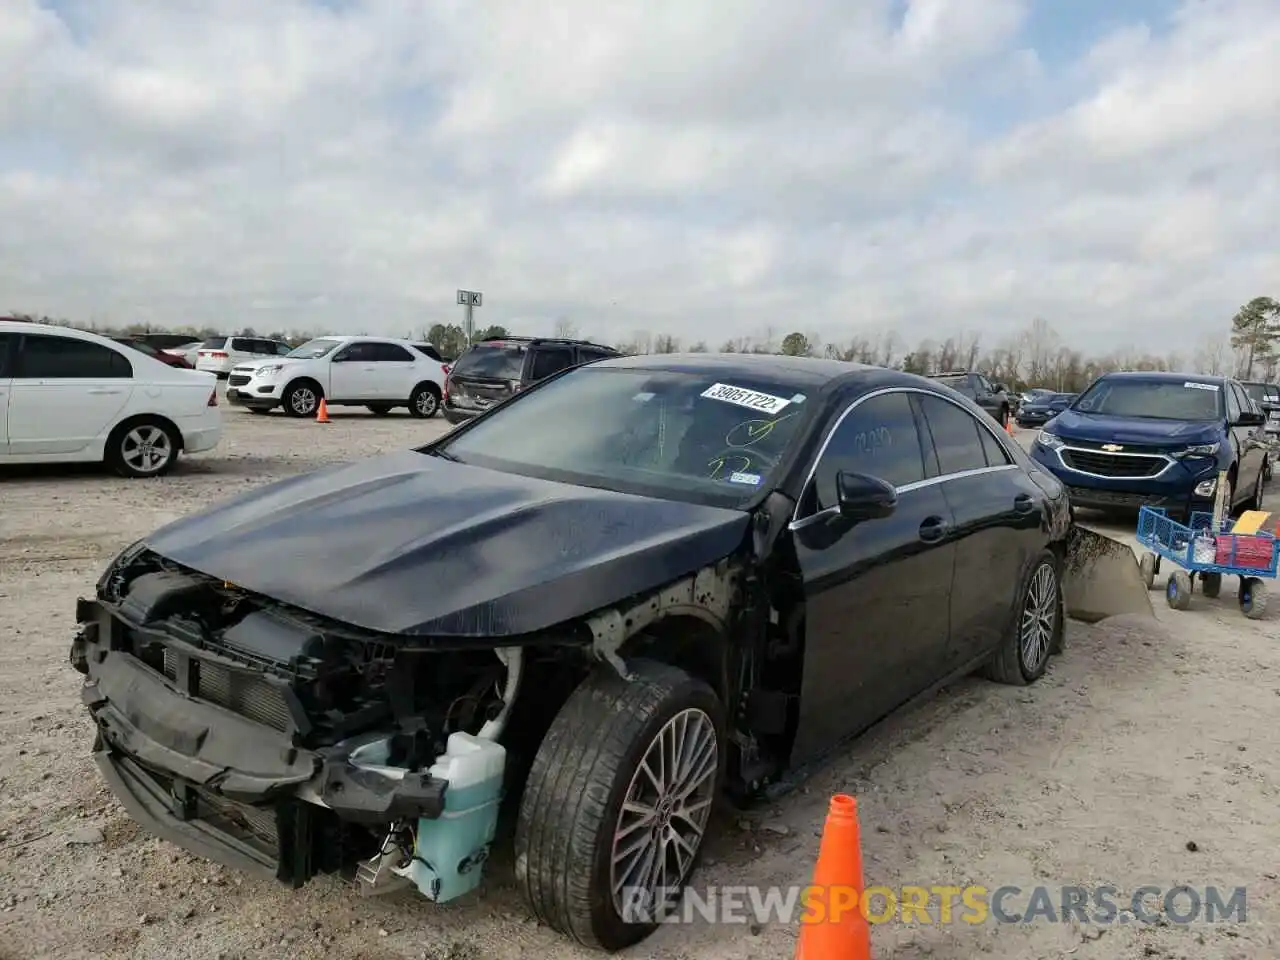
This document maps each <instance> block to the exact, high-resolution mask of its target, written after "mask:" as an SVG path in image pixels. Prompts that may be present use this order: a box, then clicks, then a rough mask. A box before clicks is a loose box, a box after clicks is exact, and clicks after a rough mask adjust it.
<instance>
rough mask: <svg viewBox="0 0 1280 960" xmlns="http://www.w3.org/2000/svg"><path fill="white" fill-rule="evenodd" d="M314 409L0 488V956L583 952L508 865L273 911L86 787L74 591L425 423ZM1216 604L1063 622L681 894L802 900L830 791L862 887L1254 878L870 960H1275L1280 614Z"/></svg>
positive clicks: (334, 894) (778, 937) (243, 884)
mask: <svg viewBox="0 0 1280 960" xmlns="http://www.w3.org/2000/svg"><path fill="white" fill-rule="evenodd" d="M332 416H333V418H334V422H333V423H331V424H329V425H327V426H324V425H318V424H314V423H310V422H296V421H287V420H285V419H283V418H280V417H275V416H273V417H270V418H260V417H251V416H250V415H248V414H242V413H238V412H235V411H230V412H228V414H227V417H228V428H227V435H226V439H225V441H224V444H223V446H222V447H221V448H220V449H219V450H218V451H217V452H216V454H215V455H205V456H199V457H194V458H192V459H191V460H190V461H188V462H186V463H185V464H184V465H183V466H181V467H180V468H179V470H178V471H177V472H175V473H174V474H173V475H172V476H171V477H169V478H166V479H163V480H158V481H150V482H137V481H133V482H130V481H123V480H116V479H114V478H110V477H107V476H104V475H102V474H101V473H100V472H98V471H93V470H81V471H74V472H71V471H65V470H63V471H47V470H32V471H22V472H11V473H8V474H5V475H0V491H3V511H2V512H0V618H2V619H0V622H2V623H3V627H4V628H5V629H4V633H3V640H4V642H3V644H0V958H6V960H7V958H24V960H25V958H34V957H59V958H63V960H71V958H76V957H91V956H92V957H108V958H124V957H138V958H166V960H168V958H183V957H191V958H202V960H203V958H209V960H212V958H216V957H225V958H248V957H281V956H292V957H330V958H338V960H355V958H365V960H375V958H376V960H390V958H423V957H425V958H440V960H444V958H450V960H505V958H527V957H530V956H533V955H541V956H543V957H548V958H553V960H559V958H568V957H578V956H582V954H581V953H580V952H579V951H577V950H575V949H574V948H572V947H570V946H568V945H566V944H565V943H564V942H562V941H561V940H560V939H558V938H557V937H556V936H554V935H553V934H552V933H551V932H550V931H548V930H546V929H543V928H540V927H539V926H538V925H536V924H535V923H533V922H532V921H530V920H528V919H527V917H526V915H525V914H524V912H523V908H522V905H521V903H520V901H519V900H518V899H517V897H516V896H515V894H514V888H513V883H512V879H511V869H510V857H509V854H505V855H504V851H499V852H498V855H497V861H496V864H495V869H493V870H492V871H491V873H490V877H489V879H488V881H487V883H486V885H485V887H484V889H483V892H482V894H481V895H479V896H478V897H474V898H470V899H468V900H467V901H465V902H462V903H460V904H457V905H449V906H444V907H436V906H433V905H431V904H428V903H426V902H424V901H421V900H415V899H414V897H413V896H411V895H406V894H398V895H395V896H394V897H393V898H390V899H375V900H364V899H361V898H359V897H358V895H355V893H354V891H351V890H348V889H346V888H344V887H342V886H341V885H340V884H339V883H338V882H336V881H332V882H331V881H321V882H316V883H314V884H313V885H311V886H310V887H308V888H306V889H304V890H303V891H301V892H298V893H293V892H291V891H287V890H284V889H281V888H277V887H276V886H273V885H270V884H266V883H260V882H257V881H254V880H249V879H243V878H240V877H237V876H234V875H232V874H231V873H229V872H227V871H224V870H221V869H219V868H216V867H213V866H210V865H209V864H207V863H204V862H201V861H198V860H195V859H192V858H190V857H188V856H186V855H184V854H182V853H180V852H179V851H178V850H176V849H175V848H173V847H170V846H168V845H166V844H164V843H160V842H157V841H154V840H151V839H148V838H146V837H145V836H143V835H140V834H139V832H138V830H137V829H136V828H135V827H134V826H133V825H132V824H131V822H130V821H129V820H128V819H127V817H126V816H125V815H124V813H123V812H122V811H121V810H120V809H119V808H118V807H117V805H116V804H115V802H114V801H113V800H112V798H111V796H110V795H109V794H108V793H107V791H106V790H105V789H104V788H103V787H102V786H101V784H100V781H99V778H98V776H97V774H96V770H95V768H94V767H93V765H92V763H91V761H90V759H89V756H88V754H89V747H90V743H91V735H90V729H89V725H88V723H87V722H86V719H85V716H84V711H83V709H82V708H81V706H80V704H79V698H78V688H79V685H80V684H79V680H80V678H79V675H78V674H76V673H74V672H73V671H72V670H71V669H70V667H69V666H68V665H67V662H66V654H67V648H68V644H69V642H70V639H71V637H72V634H73V631H74V616H73V611H74V602H75V598H76V596H77V594H86V593H89V592H90V591H91V590H92V585H93V582H94V580H95V579H96V577H97V575H98V573H99V572H100V570H101V567H102V565H103V564H104V563H105V562H106V561H107V560H108V559H109V557H110V556H111V555H112V554H113V553H114V552H115V551H117V550H119V549H120V548H122V547H123V546H125V545H126V544H127V543H129V542H131V541H132V540H134V539H137V538H138V537H140V536H143V535H145V534H146V533H148V532H149V531H151V530H153V529H154V528H155V527H157V526H158V525H160V524H162V523H165V522H167V521H169V520H171V519H173V518H176V517H178V516H180V515H182V514H184V513H186V512H188V511H193V510H198V509H200V508H202V507H204V506H205V505H206V504H209V503H211V502H212V501H214V500H217V499H218V498H220V497H225V496H228V495H230V494H234V493H238V492H240V491H243V490H245V489H247V488H249V487H250V486H252V485H255V484H262V483H267V482H269V481H271V480H274V479H277V478H280V477H284V476H288V475H290V474H293V473H297V472H300V471H305V470H309V469H311V468H314V467H317V466H320V465H322V464H325V463H330V462H335V461H341V460H347V459H351V458H355V457H359V456H362V455H365V454H369V453H374V452H377V451H381V450H387V449H392V448H397V447H405V446H409V445H411V444H414V443H417V442H421V441H423V440H426V439H427V438H429V437H431V436H433V435H435V433H436V432H437V431H439V430H440V429H443V427H442V426H441V425H438V424H437V423H436V422H432V423H430V424H423V423H422V422H420V421H414V420H411V419H409V418H408V417H407V416H404V415H400V416H393V417H390V418H386V419H381V420H375V419H373V418H371V417H368V416H364V415H358V414H343V413H342V412H338V413H336V414H333V415H332ZM974 588H975V589H982V588H983V587H982V584H981V582H980V579H976V580H975V584H974ZM1234 598H1235V585H1234V582H1233V581H1230V580H1229V582H1228V583H1227V584H1224V589H1223V595H1222V598H1221V599H1220V600H1218V601H1209V600H1206V599H1204V598H1203V597H1201V596H1199V595H1198V594H1197V596H1196V599H1195V601H1194V603H1193V607H1192V609H1191V610H1190V611H1187V612H1184V613H1174V612H1172V611H1170V610H1168V608H1167V607H1166V606H1165V604H1164V602H1163V600H1162V598H1161V597H1160V595H1159V594H1156V595H1154V599H1156V600H1157V601H1159V602H1158V603H1157V604H1156V615H1157V620H1156V621H1132V622H1119V621H1110V622H1107V623H1105V624H1102V625H1097V626H1093V627H1085V626H1081V625H1079V624H1074V623H1073V624H1071V626H1070V628H1069V632H1068V647H1067V653H1066V655H1065V656H1064V657H1062V658H1059V659H1058V660H1057V661H1056V662H1055V663H1054V665H1053V666H1052V668H1051V672H1050V673H1049V675H1048V676H1047V677H1046V678H1045V680H1044V681H1043V682H1042V683H1041V684H1039V685H1038V686H1036V687H1034V688H1031V689H1027V690H1018V689H1010V688H1004V687H998V686H994V685H991V684H987V683H984V682H979V681H966V682H964V683H962V684H959V685H958V686H956V687H955V688H954V689H951V690H949V691H946V692H944V693H943V694H941V695H940V696H939V697H937V698H936V699H935V700H933V701H932V702H930V703H929V704H927V705H926V706H924V707H922V708H920V709H917V710H915V711H913V712H911V713H910V714H908V715H906V716H903V717H899V718H896V719H894V720H892V721H890V722H889V723H887V724H885V725H882V727H881V728H879V729H877V730H875V731H873V732H871V733H870V734H868V735H867V736H865V737H863V738H862V739H861V740H860V741H859V742H858V743H857V744H856V745H855V746H854V747H853V748H852V749H850V750H849V751H847V753H846V754H845V755H844V756H843V758H842V759H841V760H839V761H838V762H837V763H835V764H833V765H832V766H831V767H830V768H828V769H826V770H825V771H823V772H822V773H820V774H818V775H817V776H816V777H815V778H814V779H812V780H811V781H810V783H809V784H808V786H807V787H806V788H805V789H804V790H803V791H801V792H797V793H795V794H793V795H792V796H790V797H789V798H787V799H786V800H784V801H783V802H782V803H781V804H779V805H777V806H773V807H769V808H767V809H763V810H760V811H757V812H753V813H752V815H751V816H750V817H743V818H738V817H726V818H725V819H724V822H723V823H722V824H721V826H720V828H719V829H718V830H717V832H716V834H715V837H714V840H713V843H712V847H711V850H710V852H709V860H708V862H707V863H706V865H705V866H704V867H703V869H702V871H701V872H700V874H699V875H698V878H697V879H698V882H699V883H700V884H720V885H740V884H762V885H765V884H784V885H790V884H802V883H804V882H806V881H807V880H808V877H809V871H810V869H811V867H812V863H813V859H814V856H815V854H816V851H817V845H818V839H817V829H818V827H819V826H820V824H821V821H822V817H823V816H824V814H825V810H826V802H827V798H828V796H829V795H830V794H831V793H832V792H835V791H850V792H853V793H855V794H857V796H858V797H859V799H860V805H861V816H862V822H863V825H864V831H865V835H864V841H863V844H864V851H865V858H866V860H865V869H866V874H867V881H868V883H869V884H885V885H888V886H891V887H896V886H901V885H904V884H920V885H924V886H931V885H965V884H967V883H977V884H983V885H985V886H987V887H988V888H991V889H994V888H996V887H999V886H1002V885H1006V884H1012V885H1017V886H1020V887H1022V888H1024V889H1029V888H1031V887H1032V886H1034V885H1037V884H1043V885H1047V886H1051V887H1054V888H1056V887H1058V886H1061V885H1073V884H1080V885H1085V886H1090V887H1094V886H1098V885H1106V884H1109V885H1112V886H1114V887H1116V888H1118V889H1119V890H1120V891H1121V898H1122V899H1121V900H1120V901H1119V902H1121V903H1124V902H1125V901H1124V899H1123V898H1124V897H1127V896H1128V895H1129V894H1130V893H1131V892H1132V891H1133V890H1134V888H1136V887H1139V886H1141V885H1145V884H1151V885H1156V886H1159V887H1161V888H1165V889H1167V888H1170V887H1173V886H1176V885H1178V884H1188V885H1191V886H1193V887H1199V888H1203V887H1204V886H1207V885H1211V884H1217V885H1219V886H1225V887H1228V888H1230V887H1235V886H1238V885H1243V886H1247V887H1248V901H1247V902H1248V916H1249V919H1248V922H1247V923H1245V924H1237V923H1234V922H1232V923H1218V924H1213V925H1208V924H1204V923H1200V924H1196V925H1192V926H1179V925H1176V924H1172V923H1164V924H1156V925H1146V924H1136V923H1132V922H1131V923H1117V924H1112V925H1110V926H1105V927H1104V926H1096V925H1094V926H1081V925H1080V924H1078V923H1077V922H1074V921H1072V922H1065V923H1051V922H1046V921H1043V920H1042V921H1038V922H1036V923H1034V924H998V923H994V922H991V921H988V922H987V923H985V924H983V925H980V926H972V925H966V924H963V923H958V924H951V925H941V924H934V925H930V926H923V925H914V926H913V925H902V924H886V925H880V926H877V927H875V928H874V934H873V936H874V943H875V955H876V956H877V957H878V958H880V960H885V958H890V957H892V958H894V960H908V958H910V960H916V958H925V957H928V958H935V960H937V958H954V960H960V958H965V960H968V958H973V957H979V956H982V957H992V958H1007V960H1034V958H1041V957H1045V958H1047V957H1065V956H1072V957H1074V958H1077V960H1089V958H1099V960H1104V958H1105V960H1114V958H1138V957H1155V958H1195V960H1213V958H1244V957H1266V958H1274V957H1276V956H1280V943H1278V942H1277V941H1278V940H1280V926H1277V924H1276V920H1275V918H1276V916H1277V910H1278V909H1280V879H1277V873H1278V872H1280V864H1277V862H1276V857H1275V853H1276V851H1277V850H1278V849H1280V819H1278V818H1277V816H1276V810H1277V803H1278V801H1280V795H1278V793H1277V788H1278V787H1280V773H1277V771H1280V724H1278V723H1277V720H1280V650H1278V648H1280V625H1278V624H1280V613H1277V612H1275V611H1273V612H1272V615H1271V619H1269V620H1267V621H1262V622H1253V621H1248V620H1245V619H1244V618H1243V617H1242V616H1241V615H1240V613H1239V612H1238V610H1237V609H1236V606H1235V602H1234ZM1277 606H1280V601H1277ZM1023 906H1025V898H1024V899H1022V900H1019V899H1017V898H1015V899H1014V900H1012V901H1011V902H1010V909H1013V910H1015V911H1016V910H1018V909H1021V908H1022V907H1023ZM935 919H936V918H935ZM794 937H795V931H794V928H791V927H788V926H785V925H781V924H768V925H764V926H763V927H754V926H750V925H746V924H743V925H735V926H724V925H722V926H719V927H714V928H713V927H708V926H705V925H702V926H673V927H668V928H665V929H663V930H661V931H660V932H659V933H658V934H657V935H655V936H654V937H653V938H652V939H651V940H650V941H648V942H647V944H645V945H643V946H642V947H641V948H639V949H638V950H636V951H635V952H634V955H635V956H638V957H658V956H661V957H666V958H671V960H679V958H684V960H728V958H756V957H759V958H765V957H769V958H778V957H790V956H791V953H792V951H793V950H794Z"/></svg>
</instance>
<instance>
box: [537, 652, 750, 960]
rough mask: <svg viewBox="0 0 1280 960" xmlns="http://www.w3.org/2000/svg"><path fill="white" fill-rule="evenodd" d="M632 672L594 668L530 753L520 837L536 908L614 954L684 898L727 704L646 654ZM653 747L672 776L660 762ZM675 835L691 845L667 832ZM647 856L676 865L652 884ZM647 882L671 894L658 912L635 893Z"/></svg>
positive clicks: (719, 765) (715, 774)
mask: <svg viewBox="0 0 1280 960" xmlns="http://www.w3.org/2000/svg"><path fill="white" fill-rule="evenodd" d="M631 669H632V671H633V672H634V674H635V677H634V678H633V679H632V680H630V681H627V680H623V679H622V678H621V677H619V676H618V675H617V674H616V673H615V672H614V671H613V670H612V669H609V668H602V669H599V670H597V671H596V672H595V673H593V674H591V675H590V676H588V677H587V679H586V680H584V681H583V682H582V684H581V685H580V686H579V687H578V689H577V690H575V691H574V692H573V694H572V695H571V696H570V697H569V699H568V700H567V701H566V702H565V704H564V706H563V707H562V708H561V709H560V712H559V714H558V715H557V716H556V718H555V720H554V722H553V723H552V724H551V728H550V729H549V730H548V731H547V735H546V737H545V738H544V739H543V741H542V745H541V747H539V749H538V753H537V755H536V757H535V758H534V761H533V767H532V769H531V771H530V773H529V777H528V779H527V781H526V785H525V791H524V797H523V799H522V801H521V804H520V813H519V818H518V822H517V825H516V837H515V854H516V880H517V882H518V883H519V885H520V886H521V888H522V891H523V894H524V896H525V898H526V900H527V901H528V903H529V906H530V908H531V909H532V911H533V913H534V914H535V915H536V916H537V917H538V919H539V920H541V921H542V922H543V923H546V924H547V925H548V926H550V927H551V928H553V929H554V930H556V931H558V932H559V933H561V934H563V935H565V936H569V937H572V938H573V939H575V940H577V941H578V942H579V943H581V944H583V945H584V946H588V947H593V948H597V949H604V950H607V951H609V952H613V951H616V950H620V949H622V948H624V947H628V946H631V945H632V944H635V943H638V942H640V941H641V940H643V939H644V938H645V937H647V936H648V935H649V934H650V933H652V932H653V930H654V929H656V927H657V922H656V921H657V920H658V919H660V917H661V911H662V910H663V909H664V906H665V907H666V908H670V907H671V906H672V905H674V904H675V903H678V899H674V898H678V896H679V894H678V892H677V891H679V890H682V889H683V887H684V885H685V883H686V882H687V881H688V879H689V876H690V875H691V873H692V871H693V869H694V867H695V865H696V862H697V859H698V856H699V854H700V853H701V850H702V839H703V837H704V836H705V833H706V828H707V823H708V818H709V815H710V812H711V808H712V806H713V804H714V802H715V800H716V799H717V797H718V795H719V790H720V781H721V778H722V776H723V769H724V758H725V737H724V710H723V707H722V705H721V703H720V700H719V698H718V697H717V696H716V695H715V693H714V692H713V691H712V689H711V688H710V687H709V686H708V685H707V684H706V683H704V682H702V681H701V680H698V679H696V678H695V677H692V676H690V675H689V674H688V673H685V672H684V671H683V670H679V669H677V668H675V667H671V666H668V665H666V664H662V663H656V662H654V661H649V660H638V661H635V662H633V663H632V664H631ZM681 745H683V747H682V746H681ZM680 749H684V750H685V751H686V754H680V753H676V752H675V751H677V750H680ZM654 751H660V755H661V756H665V757H666V758H667V762H666V765H665V767H664V768H663V770H664V771H666V772H670V771H672V770H675V771H676V774H675V775H674V776H671V777H668V776H666V775H665V773H664V772H659V771H658V770H657V769H656V763H654V762H652V761H653V760H655V758H656V757H657V756H658V755H659V754H655V752H654ZM681 756H683V761H681V762H677V759H676V758H677V757H681ZM681 773H684V774H687V775H686V776H681V775H680V774H681ZM649 794H653V796H652V797H650V796H649ZM646 812H647V817H646V815H645V814H646ZM677 831H678V834H679V836H680V837H681V838H682V839H683V840H684V841H685V843H684V844H678V843H677V842H675V841H674V840H672V839H671V838H672V836H673V834H675V833H676V832H677ZM627 838H631V839H627ZM650 844H657V849H656V851H655V850H654V848H653V847H652V846H650ZM646 852H649V853H654V855H655V857H654V860H653V861H652V862H654V863H657V857H662V858H663V859H662V862H663V863H664V864H666V865H667V866H668V867H669V868H670V870H669V872H666V873H665V876H664V875H659V874H656V873H655V874H654V875H653V876H651V877H649V878H648V879H649V880H650V883H645V882H643V881H644V879H645V874H646V872H647V871H645V870H643V869H640V872H639V873H636V872H635V871H636V870H637V868H643V867H644V865H645V861H646V857H645V853H646ZM682 854H683V856H682ZM651 884H657V885H658V886H660V887H665V888H666V890H667V893H666V895H665V896H666V899H665V900H663V901H659V902H658V904H657V906H656V910H657V915H656V916H655V915H654V913H653V912H650V911H649V910H648V909H647V906H648V905H647V904H646V902H645V899H644V897H643V896H639V895H638V894H642V893H643V892H644V891H645V890H646V889H651ZM622 891H630V892H631V893H632V894H637V895H636V896H627V895H626V894H625V893H623V892H622ZM629 908H630V909H629Z"/></svg>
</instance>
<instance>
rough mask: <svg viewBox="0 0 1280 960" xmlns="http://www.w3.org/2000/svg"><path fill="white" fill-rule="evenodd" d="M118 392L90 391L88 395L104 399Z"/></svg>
mask: <svg viewBox="0 0 1280 960" xmlns="http://www.w3.org/2000/svg"><path fill="white" fill-rule="evenodd" d="M119 392H120V391H119V390H90V391H89V395H90V396H93V397H105V396H107V395H108V394H114V393H119Z"/></svg>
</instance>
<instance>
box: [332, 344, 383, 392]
mask: <svg viewBox="0 0 1280 960" xmlns="http://www.w3.org/2000/svg"><path fill="white" fill-rule="evenodd" d="M374 346H375V345H374V344H372V343H369V342H367V341H364V340H353V341H352V342H351V343H348V344H347V345H346V346H345V347H342V348H340V349H339V350H338V352H337V353H335V354H334V356H333V360H332V362H331V363H330V364H329V397H330V399H331V400H333V401H334V402H340V401H350V400H376V399H377V398H378V397H377V385H376V380H377V373H378V365H377V364H376V363H375V362H374Z"/></svg>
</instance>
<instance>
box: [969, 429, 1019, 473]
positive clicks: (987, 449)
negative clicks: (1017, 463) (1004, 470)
mask: <svg viewBox="0 0 1280 960" xmlns="http://www.w3.org/2000/svg"><path fill="white" fill-rule="evenodd" d="M978 438H979V439H980V440H981V441H982V452H983V453H985V454H986V455H987V466H988V467H1004V466H1008V465H1009V464H1010V463H1012V462H1013V461H1012V460H1010V459H1009V453H1008V451H1007V450H1005V448H1004V446H1003V445H1002V444H1001V443H1000V441H999V440H997V439H996V438H995V437H994V436H993V435H992V433H991V431H990V430H984V429H982V428H979V429H978Z"/></svg>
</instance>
